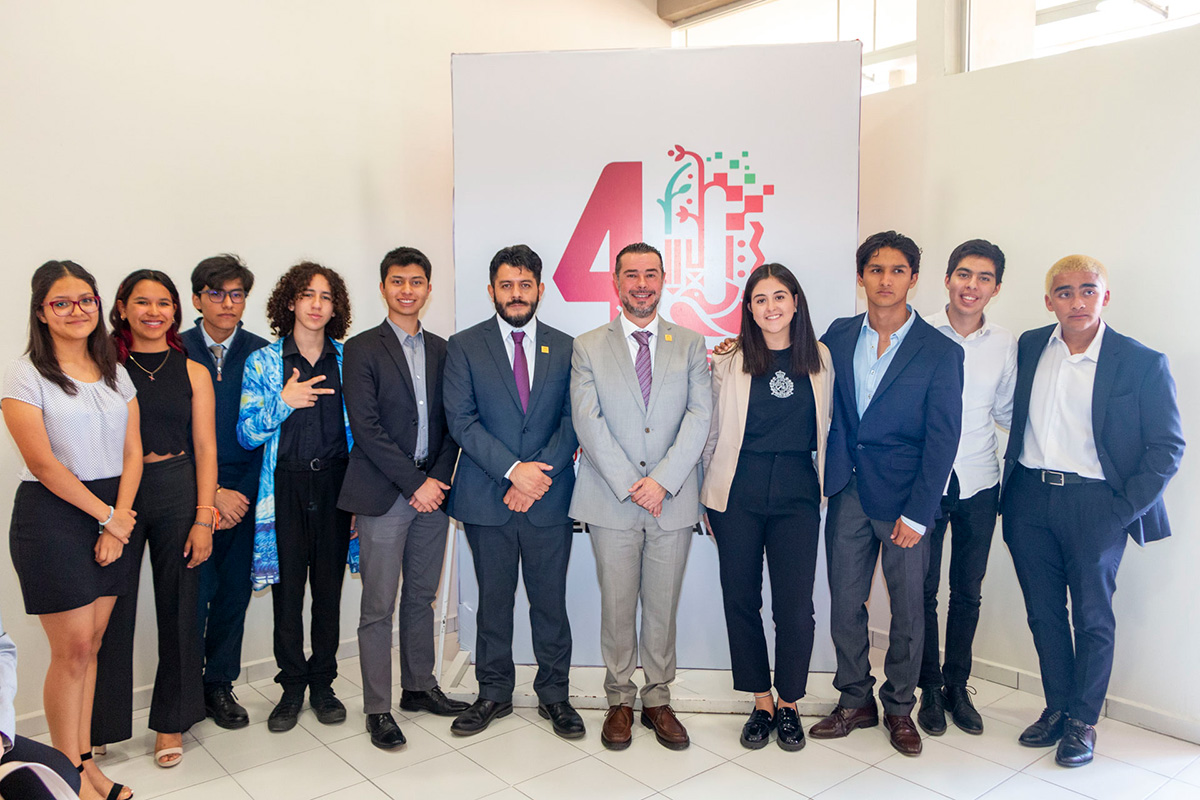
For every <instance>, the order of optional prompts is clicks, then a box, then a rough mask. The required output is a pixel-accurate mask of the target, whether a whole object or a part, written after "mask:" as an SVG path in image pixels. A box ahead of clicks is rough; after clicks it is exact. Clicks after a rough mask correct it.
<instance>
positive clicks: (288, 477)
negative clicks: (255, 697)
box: [271, 459, 350, 691]
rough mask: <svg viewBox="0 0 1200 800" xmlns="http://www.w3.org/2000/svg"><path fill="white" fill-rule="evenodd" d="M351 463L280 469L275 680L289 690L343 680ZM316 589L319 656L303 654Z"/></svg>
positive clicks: (314, 640) (314, 633)
mask: <svg viewBox="0 0 1200 800" xmlns="http://www.w3.org/2000/svg"><path fill="white" fill-rule="evenodd" d="M345 477H346V461H345V460H344V459H341V460H338V461H334V462H333V463H332V465H331V466H330V467H329V468H327V469H319V470H312V469H309V468H308V467H307V466H297V467H295V468H293V467H291V466H289V465H287V464H282V463H281V464H280V465H279V466H278V467H277V468H276V470H275V540H276V544H277V547H278V550H279V583H277V584H275V585H274V586H273V587H272V588H271V602H272V606H273V607H274V611H275V663H276V664H277V665H278V666H279V674H277V675H276V676H275V682H276V683H278V684H280V685H281V686H283V688H284V691H289V690H291V691H296V690H300V691H302V690H303V689H304V688H305V687H306V686H329V685H330V684H331V683H333V679H334V678H336V677H337V649H338V640H339V638H340V630H341V624H340V622H341V620H340V615H341V602H342V580H343V579H344V578H345V575H346V553H347V552H348V550H349V547H350V514H349V513H347V512H345V511H342V510H340V509H338V507H337V500H338V494H339V493H340V492H341V490H342V480H343V479H344V478H345ZM306 583H307V584H308V585H309V586H311V587H312V608H311V615H312V627H311V629H310V638H311V644H312V656H310V657H308V658H305V656H304V592H305V584H306Z"/></svg>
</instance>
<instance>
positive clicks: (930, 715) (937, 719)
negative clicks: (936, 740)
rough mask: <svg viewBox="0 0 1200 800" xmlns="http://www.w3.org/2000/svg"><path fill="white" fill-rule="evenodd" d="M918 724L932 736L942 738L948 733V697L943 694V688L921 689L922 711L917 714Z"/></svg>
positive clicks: (929, 687) (926, 687)
mask: <svg viewBox="0 0 1200 800" xmlns="http://www.w3.org/2000/svg"><path fill="white" fill-rule="evenodd" d="M917 724H918V725H920V726H921V730H923V731H925V732H926V733H928V734H929V735H930V736H941V735H942V734H943V733H945V732H946V697H945V695H943V694H942V687H940V686H922V687H921V710H920V711H918V712H917Z"/></svg>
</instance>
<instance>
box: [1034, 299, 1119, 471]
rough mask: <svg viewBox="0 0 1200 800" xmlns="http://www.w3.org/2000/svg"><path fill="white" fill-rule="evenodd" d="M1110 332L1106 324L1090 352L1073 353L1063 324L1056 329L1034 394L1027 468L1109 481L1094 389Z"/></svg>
mask: <svg viewBox="0 0 1200 800" xmlns="http://www.w3.org/2000/svg"><path fill="white" fill-rule="evenodd" d="M1107 329H1108V326H1107V325H1105V324H1104V321H1103V320H1101V322H1100V330H1099V331H1097V332H1096V337H1095V338H1094V339H1092V343H1091V344H1089V345H1088V348H1087V350H1084V351H1083V352H1082V353H1077V354H1076V355H1071V350H1070V348H1069V347H1067V343H1066V342H1064V341H1063V338H1062V326H1061V325H1056V326H1055V327H1054V332H1053V333H1051V334H1050V340H1049V341H1048V342H1046V349H1045V350H1043V351H1042V355H1041V357H1040V358H1039V359H1038V365H1037V372H1035V373H1034V376H1033V388H1032V389H1031V390H1030V393H1029V424H1028V425H1026V426H1025V442H1024V444H1023V446H1022V448H1021V459H1020V461H1021V464H1022V465H1023V466H1026V467H1028V468H1030V469H1049V470H1055V471H1058V472H1074V473H1075V474H1077V475H1080V476H1082V477H1084V478H1097V479H1099V480H1103V479H1104V470H1103V468H1102V467H1101V466H1100V457H1099V456H1098V455H1097V454H1096V439H1095V436H1094V435H1093V434H1092V386H1093V384H1094V383H1095V381H1096V362H1097V361H1098V360H1099V358H1100V345H1101V343H1102V342H1103V341H1104V332H1105V331H1106V330H1107Z"/></svg>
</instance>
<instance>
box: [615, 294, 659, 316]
mask: <svg viewBox="0 0 1200 800" xmlns="http://www.w3.org/2000/svg"><path fill="white" fill-rule="evenodd" d="M621 307H622V308H624V309H625V313H627V314H629V316H631V317H635V318H636V319H647V318H649V317H653V316H654V314H655V312H656V311H658V298H657V297H656V298H654V303H653V304H651V305H650V306H648V307H646V308H639V307H638V306H635V305H634V304H633V300H632V299H630V300H626V299H625V298H624V297H622V298H621Z"/></svg>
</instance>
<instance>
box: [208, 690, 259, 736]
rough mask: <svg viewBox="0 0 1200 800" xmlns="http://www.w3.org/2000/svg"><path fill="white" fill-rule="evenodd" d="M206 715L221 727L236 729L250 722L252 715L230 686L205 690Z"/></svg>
mask: <svg viewBox="0 0 1200 800" xmlns="http://www.w3.org/2000/svg"><path fill="white" fill-rule="evenodd" d="M204 715H205V716H206V717H212V720H213V722H215V723H217V727H219V728H228V729H229V730H235V729H237V728H244V727H246V726H247V725H249V724H250V715H249V714H247V713H246V709H245V708H244V707H243V706H242V704H241V703H239V702H238V701H237V697H236V696H235V695H234V693H233V689H232V688H231V687H229V686H217V687H214V688H211V689H207V690H205V692H204Z"/></svg>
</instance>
